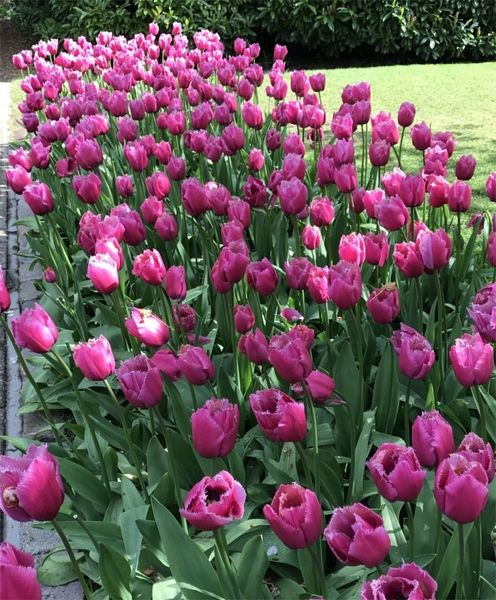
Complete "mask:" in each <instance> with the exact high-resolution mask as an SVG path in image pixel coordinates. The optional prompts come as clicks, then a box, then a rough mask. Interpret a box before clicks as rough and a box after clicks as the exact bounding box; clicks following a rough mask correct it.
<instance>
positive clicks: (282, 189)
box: [277, 177, 308, 215]
mask: <svg viewBox="0 0 496 600" xmlns="http://www.w3.org/2000/svg"><path fill="white" fill-rule="evenodd" d="M277 194H278V196H279V201H280V202H281V209H282V211H283V212H284V213H285V214H287V215H297V214H298V213H300V212H301V211H302V210H303V209H304V208H305V206H306V202H307V197H308V189H307V186H306V185H305V184H304V183H302V182H301V181H300V180H299V179H298V178H297V177H291V179H289V180H287V181H281V183H280V184H279V187H278V189H277Z"/></svg>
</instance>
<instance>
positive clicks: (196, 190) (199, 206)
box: [181, 177, 208, 217]
mask: <svg viewBox="0 0 496 600" xmlns="http://www.w3.org/2000/svg"><path fill="white" fill-rule="evenodd" d="M181 197H182V200H183V204H184V209H185V210H186V212H187V213H188V214H189V215H191V216H192V217H198V216H199V215H201V214H203V213H204V212H205V211H206V210H207V209H208V202H207V195H206V193H205V189H204V187H203V186H202V184H201V183H200V182H199V181H198V179H195V178H194V177H189V178H188V179H186V180H185V181H183V183H182V185H181Z"/></svg>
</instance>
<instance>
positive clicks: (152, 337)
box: [125, 308, 170, 346]
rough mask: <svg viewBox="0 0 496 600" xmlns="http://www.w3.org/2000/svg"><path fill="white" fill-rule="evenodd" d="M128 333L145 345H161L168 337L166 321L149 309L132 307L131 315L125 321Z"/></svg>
mask: <svg viewBox="0 0 496 600" xmlns="http://www.w3.org/2000/svg"><path fill="white" fill-rule="evenodd" d="M125 325H126V329H127V330H128V332H129V334H130V335H132V336H133V337H135V338H137V339H138V340H139V341H140V342H141V343H142V344H145V345H146V346H163V345H164V344H166V343H167V342H168V340H169V337H170V332H169V327H168V325H167V323H165V322H164V321H162V319H160V318H159V317H157V315H155V314H153V313H152V311H151V310H147V309H141V308H133V309H132V310H131V317H130V318H129V319H126V321H125Z"/></svg>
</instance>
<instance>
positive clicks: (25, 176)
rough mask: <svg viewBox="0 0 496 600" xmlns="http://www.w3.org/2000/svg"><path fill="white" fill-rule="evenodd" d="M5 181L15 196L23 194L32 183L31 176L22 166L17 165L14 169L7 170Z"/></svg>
mask: <svg viewBox="0 0 496 600" xmlns="http://www.w3.org/2000/svg"><path fill="white" fill-rule="evenodd" d="M5 180H6V182H7V185H8V186H9V187H10V189H11V190H12V191H13V192H14V193H15V194H22V192H23V191H24V190H25V189H26V186H28V185H29V184H30V183H32V180H31V175H30V174H29V173H28V171H27V170H26V169H25V168H24V167H22V166H21V165H16V166H15V167H13V168H12V169H5Z"/></svg>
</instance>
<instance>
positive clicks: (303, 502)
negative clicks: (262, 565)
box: [263, 483, 322, 549]
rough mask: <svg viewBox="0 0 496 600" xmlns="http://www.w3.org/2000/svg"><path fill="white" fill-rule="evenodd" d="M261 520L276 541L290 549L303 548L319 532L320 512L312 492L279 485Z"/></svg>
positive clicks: (315, 538)
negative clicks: (264, 521)
mask: <svg viewBox="0 0 496 600" xmlns="http://www.w3.org/2000/svg"><path fill="white" fill-rule="evenodd" d="M263 513H264V517H265V518H266V519H267V521H268V523H269V525H270V527H271V528H272V530H273V531H274V533H275V534H276V535H277V537H278V538H279V539H280V540H281V541H282V542H283V543H284V544H285V545H286V546H287V547H288V548H292V549H297V548H306V547H307V546H310V545H311V544H313V543H314V542H316V541H317V540H318V539H319V537H320V534H321V532H322V508H321V506H320V502H319V499H318V498H317V495H316V494H315V492H312V490H308V489H306V488H304V487H302V486H301V485H299V484H298V483H291V484H289V485H288V484H286V485H280V486H279V487H278V488H277V491H276V493H275V495H274V498H273V499H272V502H271V503H270V504H266V505H265V506H264V507H263Z"/></svg>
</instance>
